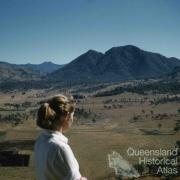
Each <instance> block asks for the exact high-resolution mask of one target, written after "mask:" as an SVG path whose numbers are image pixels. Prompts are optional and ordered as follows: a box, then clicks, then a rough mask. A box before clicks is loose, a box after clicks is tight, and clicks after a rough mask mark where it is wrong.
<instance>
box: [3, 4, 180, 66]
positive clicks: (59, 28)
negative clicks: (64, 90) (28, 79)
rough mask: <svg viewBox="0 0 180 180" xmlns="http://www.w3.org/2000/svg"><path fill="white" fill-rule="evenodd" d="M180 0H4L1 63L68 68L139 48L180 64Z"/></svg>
mask: <svg viewBox="0 0 180 180" xmlns="http://www.w3.org/2000/svg"><path fill="white" fill-rule="evenodd" d="M179 9H180V1H178V0H173V1H172V0H158V1H157V0H151V1H149V0H133V1H132V0H126V1H123V0H113V1H111V0H76V1H70V0H26V1H23V0H9V1H7V0H0V24H1V26H0V27H1V28H0V49H1V51H0V61H5V62H9V63H15V64H25V63H33V64H39V63H42V62H43V61H52V62H54V63H57V64H66V63H68V62H70V61H71V60H73V59H75V58H76V57H78V56H79V55H81V54H82V53H85V52H86V51H88V50H89V49H94V50H96V51H100V52H103V53H104V52H105V51H106V50H108V49H110V48H111V47H113V46H124V45H128V44H131V45H135V46H138V47H140V48H141V49H143V50H147V51H152V52H157V53H160V54H162V55H165V56H167V57H177V58H179V59H180V51H179V47H180V31H179V30H180V21H179V19H180V11H179Z"/></svg>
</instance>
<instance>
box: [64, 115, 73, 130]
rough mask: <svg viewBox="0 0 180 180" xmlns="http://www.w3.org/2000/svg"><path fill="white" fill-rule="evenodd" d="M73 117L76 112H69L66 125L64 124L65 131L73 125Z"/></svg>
mask: <svg viewBox="0 0 180 180" xmlns="http://www.w3.org/2000/svg"><path fill="white" fill-rule="evenodd" d="M73 119H74V112H72V113H68V114H67V116H66V118H65V121H64V125H63V126H64V128H63V129H64V131H66V130H68V129H69V128H70V127H71V125H72V123H73Z"/></svg>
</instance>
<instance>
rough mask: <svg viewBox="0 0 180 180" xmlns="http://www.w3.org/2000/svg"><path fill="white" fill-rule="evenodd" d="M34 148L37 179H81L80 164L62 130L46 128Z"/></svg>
mask: <svg viewBox="0 0 180 180" xmlns="http://www.w3.org/2000/svg"><path fill="white" fill-rule="evenodd" d="M34 150H35V169H36V177H37V180H80V178H81V174H80V172H79V164H78V162H77V160H76V158H75V156H74V154H73V152H72V150H71V148H70V146H69V145H68V138H67V137H65V136H64V135H63V134H62V133H61V132H59V131H50V130H45V131H44V132H42V133H41V135H40V136H39V137H38V139H37V140H36V143H35V147H34Z"/></svg>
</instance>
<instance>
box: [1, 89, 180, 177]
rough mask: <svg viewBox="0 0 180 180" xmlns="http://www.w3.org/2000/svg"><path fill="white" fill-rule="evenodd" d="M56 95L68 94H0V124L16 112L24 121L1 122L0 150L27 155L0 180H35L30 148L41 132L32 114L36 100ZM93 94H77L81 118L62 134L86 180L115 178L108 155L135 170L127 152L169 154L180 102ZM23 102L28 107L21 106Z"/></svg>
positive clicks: (133, 95)
mask: <svg viewBox="0 0 180 180" xmlns="http://www.w3.org/2000/svg"><path fill="white" fill-rule="evenodd" d="M107 88H108V87H106V89H107ZM72 91H74V89H72ZM76 91H78V88H77V89H76ZM58 93H67V90H66V89H59V90H36V91H35V90H30V91H27V92H12V93H7V94H5V93H1V94H0V106H1V107H0V108H1V111H0V114H1V116H2V119H3V117H4V116H8V115H9V114H10V113H18V112H19V113H22V114H23V113H24V114H23V115H24V116H25V117H26V118H25V117H24V119H23V116H21V118H22V119H21V120H19V121H18V122H13V123H11V122H9V121H8V122H4V121H1V122H0V123H1V126H0V141H1V143H0V148H1V150H3V149H8V148H12V147H16V148H18V149H20V151H21V152H23V151H24V152H28V153H29V154H31V159H30V164H29V166H28V167H0V179H2V180H12V179H17V180H24V179H29V180H30V179H31V180H33V179H35V172H34V166H33V144H34V141H35V139H36V138H37V136H38V135H39V133H40V132H41V130H40V129H39V128H37V126H36V124H35V117H36V110H37V108H38V106H39V102H40V101H44V100H45V99H46V98H47V97H49V96H53V95H55V94H58ZM68 93H71V90H69V92H68ZM93 94H95V92H92V93H85V92H83V93H82V95H84V96H85V98H82V99H78V101H77V108H78V109H79V112H82V113H81V114H75V116H76V118H75V122H74V124H73V126H72V128H71V129H70V130H69V132H67V133H66V134H65V135H66V136H67V137H68V138H69V144H70V145H71V147H72V149H73V151H74V154H75V156H76V158H77V159H78V161H79V164H80V171H81V173H82V174H83V175H84V176H86V177H88V180H103V179H107V180H108V179H115V173H114V169H111V168H109V166H108V158H107V155H108V154H110V153H112V151H116V152H118V153H120V154H121V155H122V157H123V158H125V159H126V160H128V161H129V162H130V163H131V164H133V165H134V164H137V163H138V159H137V157H130V156H128V154H127V149H128V148H130V147H132V148H134V149H159V148H162V149H172V148H174V146H175V144H176V141H178V140H179V137H180V132H179V131H178V130H177V131H175V130H174V128H175V127H176V126H177V123H178V122H179V121H180V113H179V112H178V109H179V107H180V103H179V102H166V103H164V104H157V105H155V104H152V103H151V101H152V100H154V99H159V98H163V97H167V95H168V94H156V95H153V94H151V93H149V94H146V95H139V94H136V93H130V92H129V93H127V92H124V93H122V94H118V95H113V96H105V97H94V96H93ZM172 96H173V95H172ZM25 102H30V103H27V104H23V103H25ZM6 103H11V104H21V106H20V107H17V106H11V105H8V104H6ZM5 109H10V111H5ZM21 110H22V111H21ZM154 132H155V133H154ZM153 133H154V134H153ZM153 178H154V179H159V177H152V176H148V175H147V176H145V177H141V178H140V179H153ZM176 179H178V178H176Z"/></svg>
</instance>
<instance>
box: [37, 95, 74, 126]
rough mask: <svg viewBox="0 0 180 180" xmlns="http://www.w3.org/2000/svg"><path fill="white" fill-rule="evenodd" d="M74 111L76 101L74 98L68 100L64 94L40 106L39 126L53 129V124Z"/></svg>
mask: <svg viewBox="0 0 180 180" xmlns="http://www.w3.org/2000/svg"><path fill="white" fill-rule="evenodd" d="M74 111H75V101H74V99H73V97H72V96H71V97H69V98H68V97H66V96H64V95H62V94H59V95H56V96H54V97H52V98H51V99H49V100H48V101H47V102H45V103H44V104H42V105H41V106H40V108H39V110H38V114H37V125H38V126H39V127H41V128H43V129H52V127H53V124H54V123H55V122H57V121H59V120H60V119H62V118H61V117H63V116H65V115H66V114H67V113H72V112H74ZM61 123H63V122H61Z"/></svg>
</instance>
